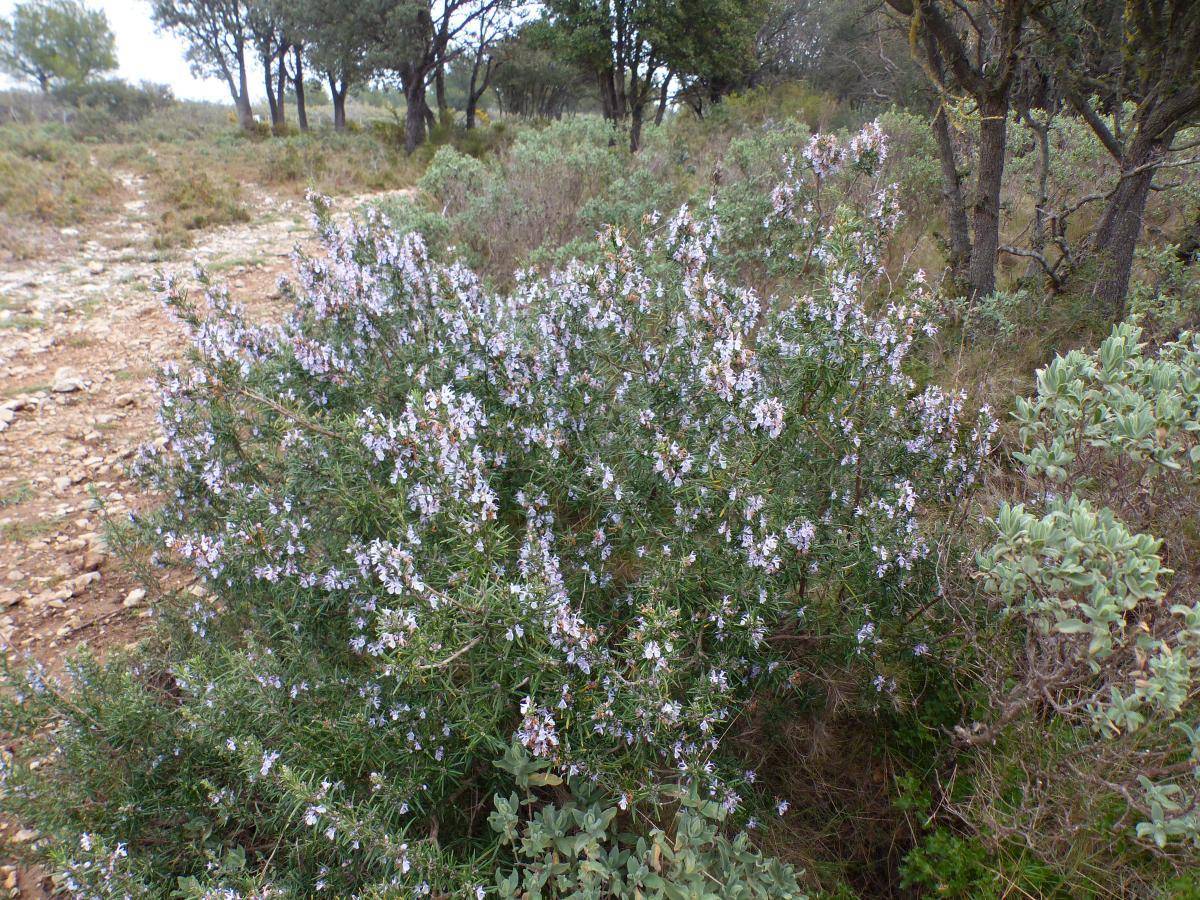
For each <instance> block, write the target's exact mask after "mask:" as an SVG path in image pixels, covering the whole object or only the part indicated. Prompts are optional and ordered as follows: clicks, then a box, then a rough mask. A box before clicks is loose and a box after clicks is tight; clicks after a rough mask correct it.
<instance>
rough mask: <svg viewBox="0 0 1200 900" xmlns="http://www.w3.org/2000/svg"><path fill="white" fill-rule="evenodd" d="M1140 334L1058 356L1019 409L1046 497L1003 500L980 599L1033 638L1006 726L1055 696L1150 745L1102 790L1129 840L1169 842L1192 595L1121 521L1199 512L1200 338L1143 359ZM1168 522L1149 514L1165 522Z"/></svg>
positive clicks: (1191, 674)
mask: <svg viewBox="0 0 1200 900" xmlns="http://www.w3.org/2000/svg"><path fill="white" fill-rule="evenodd" d="M1140 336H1141V331H1140V329H1138V328H1136V327H1135V326H1132V325H1129V324H1122V325H1119V326H1117V327H1115V328H1114V329H1113V333H1112V335H1111V336H1110V337H1109V338H1108V339H1107V340H1105V341H1104V342H1103V343H1102V344H1101V345H1100V348H1099V349H1098V350H1097V351H1096V352H1095V353H1090V354H1089V353H1084V352H1082V351H1078V350H1075V351H1071V352H1070V353H1067V354H1066V355H1064V356H1059V357H1057V358H1056V359H1055V360H1054V361H1053V362H1051V363H1050V364H1049V365H1048V366H1046V367H1045V368H1044V369H1042V370H1040V371H1039V372H1038V379H1037V384H1038V392H1037V395H1036V397H1035V398H1033V399H1031V400H1023V399H1022V400H1018V402H1017V410H1016V418H1017V421H1018V423H1019V424H1020V426H1021V443H1022V445H1023V447H1024V450H1023V451H1021V452H1018V453H1016V454H1015V456H1016V458H1017V459H1018V461H1020V462H1021V463H1022V464H1023V465H1024V467H1025V471H1026V474H1027V476H1028V477H1029V478H1030V479H1032V480H1033V481H1034V482H1035V483H1039V484H1041V485H1043V488H1042V490H1043V496H1044V497H1046V498H1047V499H1046V502H1045V506H1044V511H1043V512H1040V513H1034V512H1027V511H1026V509H1025V508H1024V506H1021V505H1017V506H1009V505H1007V504H1002V506H1001V509H1000V513H999V515H998V517H997V519H996V523H995V525H996V530H997V538H996V542H995V543H994V544H993V545H992V546H991V547H990V548H989V549H987V550H986V551H985V552H984V553H982V554H981V555H980V557H979V560H978V563H979V569H980V572H981V574H982V575H983V577H984V579H985V589H986V590H987V591H988V592H989V593H992V594H994V595H996V596H997V597H998V598H999V599H1000V601H1001V603H1002V604H1003V606H1004V609H1005V610H1006V611H1007V612H1009V613H1011V614H1013V615H1016V616H1018V617H1019V618H1020V619H1021V620H1022V621H1024V622H1025V623H1026V624H1027V625H1028V626H1029V627H1030V629H1031V637H1030V639H1029V642H1028V644H1027V647H1028V649H1027V654H1026V655H1027V671H1026V672H1025V673H1024V674H1023V679H1024V681H1023V682H1022V684H1021V685H1020V686H1019V687H1017V688H1016V689H1014V690H1013V691H1012V692H1011V693H1010V694H1009V697H1008V699H1007V700H1006V701H1005V703H1004V705H1003V707H1002V713H1001V717H1000V718H1001V721H1002V722H1003V721H1004V720H1006V719H1012V718H1013V717H1015V716H1016V715H1017V714H1018V713H1019V712H1020V711H1021V710H1022V709H1024V708H1026V707H1028V706H1029V705H1030V704H1031V703H1033V702H1034V701H1035V700H1036V699H1038V697H1039V696H1044V695H1045V692H1047V691H1051V690H1052V691H1053V692H1054V696H1055V697H1056V699H1055V701H1054V704H1053V709H1054V710H1055V711H1056V712H1057V713H1059V714H1060V715H1062V716H1064V718H1066V719H1067V720H1068V721H1073V720H1082V721H1083V722H1084V723H1086V726H1087V727H1090V728H1092V729H1094V730H1095V731H1096V732H1097V734H1098V735H1099V737H1100V738H1102V739H1109V740H1114V741H1116V740H1118V739H1120V738H1123V737H1126V736H1129V735H1145V739H1144V740H1143V741H1141V743H1140V744H1135V745H1134V746H1136V747H1137V749H1136V751H1133V750H1131V751H1130V754H1129V755H1128V756H1124V757H1121V758H1120V760H1121V761H1120V762H1119V763H1118V762H1115V761H1110V762H1109V764H1108V766H1107V769H1108V771H1107V772H1106V773H1105V775H1104V776H1103V777H1104V781H1103V782H1102V784H1103V785H1104V787H1106V788H1108V789H1110V790H1114V789H1115V790H1117V791H1119V792H1120V794H1121V796H1122V797H1124V798H1125V799H1126V800H1127V801H1128V802H1129V803H1130V805H1131V806H1132V807H1133V808H1134V809H1135V810H1136V812H1137V813H1138V814H1139V815H1140V816H1141V817H1142V819H1141V821H1140V822H1139V823H1138V825H1137V834H1138V836H1140V837H1143V838H1146V839H1149V840H1152V841H1153V842H1154V843H1155V844H1156V845H1158V846H1159V847H1165V846H1166V845H1167V844H1168V843H1169V842H1171V841H1175V840H1178V839H1184V840H1187V841H1191V842H1200V816H1198V814H1197V808H1198V804H1200V783H1198V782H1200V776H1198V775H1197V773H1200V729H1198V728H1197V726H1196V713H1197V710H1196V706H1195V702H1194V697H1195V694H1196V690H1197V686H1198V684H1200V601H1198V600H1197V599H1196V598H1195V597H1194V596H1187V595H1184V596H1178V594H1177V593H1176V592H1174V591H1172V590H1171V588H1170V587H1168V585H1167V584H1166V582H1167V581H1168V576H1169V575H1170V574H1171V573H1170V572H1169V571H1167V570H1166V568H1165V567H1164V565H1163V562H1162V559H1161V554H1162V552H1163V550H1162V548H1163V542H1162V541H1160V540H1157V539H1155V538H1154V537H1152V536H1151V535H1150V534H1148V533H1139V532H1138V531H1137V530H1136V527H1130V526H1129V525H1127V524H1126V523H1125V522H1124V521H1122V519H1121V518H1120V515H1121V514H1122V513H1124V514H1126V515H1131V516H1138V515H1139V513H1140V514H1141V515H1142V516H1144V515H1145V510H1146V509H1147V506H1146V502H1145V499H1146V498H1151V499H1150V502H1151V503H1152V504H1154V505H1155V506H1161V507H1164V508H1165V510H1166V511H1167V513H1168V516H1169V515H1170V513H1169V511H1170V510H1171V508H1172V507H1175V508H1176V509H1178V510H1179V513H1178V514H1181V515H1182V516H1183V517H1185V518H1186V517H1187V516H1188V515H1190V511H1191V510H1192V509H1194V506H1193V505H1192V500H1191V499H1190V498H1192V497H1194V494H1195V487H1196V484H1197V480H1198V477H1200V442H1198V440H1197V437H1198V435H1200V339H1198V338H1196V337H1195V336H1194V335H1191V334H1186V333H1185V334H1184V335H1182V336H1181V337H1180V339H1179V340H1178V341H1175V342H1171V343H1168V344H1165V345H1163V346H1162V347H1161V348H1159V350H1158V352H1157V353H1156V354H1153V355H1151V354H1148V353H1146V352H1145V347H1144V345H1142V344H1141V343H1139V338H1140ZM1062 491H1065V494H1061V495H1059V492H1062ZM1080 492H1086V493H1091V494H1093V495H1095V496H1097V497H1099V498H1102V500H1104V501H1107V502H1108V503H1110V504H1112V505H1113V506H1115V507H1117V509H1118V511H1114V510H1113V509H1110V508H1108V507H1105V506H1097V505H1095V504H1094V503H1092V502H1090V501H1089V500H1088V499H1086V498H1084V497H1083V496H1080ZM1156 497H1157V498H1161V499H1160V500H1157V501H1155V500H1154V499H1153V498H1156ZM1168 516H1164V511H1162V510H1155V521H1156V522H1157V523H1159V524H1162V523H1164V522H1169V521H1170V519H1169V517H1168ZM1174 540H1176V541H1178V537H1175V538H1174ZM1175 546H1178V544H1176V545H1175ZM1176 555H1177V556H1178V557H1179V558H1181V559H1185V558H1186V554H1185V553H1179V552H1177V553H1176ZM1146 740H1148V741H1150V745H1149V746H1147V745H1146V744H1145V741H1146ZM1155 760H1158V761H1159V762H1155ZM1122 779H1124V780H1125V784H1124V785H1123V784H1122ZM1114 786H1115V787H1114Z"/></svg>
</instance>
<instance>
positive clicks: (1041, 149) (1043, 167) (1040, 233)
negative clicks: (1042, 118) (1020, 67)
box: [1024, 112, 1053, 281]
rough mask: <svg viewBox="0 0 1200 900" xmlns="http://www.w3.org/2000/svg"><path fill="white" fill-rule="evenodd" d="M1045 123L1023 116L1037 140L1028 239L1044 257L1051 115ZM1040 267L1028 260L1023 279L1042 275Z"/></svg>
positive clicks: (1037, 263)
mask: <svg viewBox="0 0 1200 900" xmlns="http://www.w3.org/2000/svg"><path fill="white" fill-rule="evenodd" d="M1050 116H1051V118H1048V119H1047V120H1046V122H1045V123H1042V122H1039V121H1037V119H1035V118H1034V117H1033V115H1032V114H1031V113H1029V112H1026V113H1025V114H1024V119H1025V122H1026V124H1027V125H1028V126H1029V130H1030V131H1032V132H1033V133H1034V136H1035V137H1036V138H1037V150H1038V162H1037V175H1038V191H1037V196H1036V197H1035V198H1034V200H1035V203H1036V207H1035V209H1034V212H1033V234H1032V236H1031V238H1030V242H1029V246H1030V249H1031V250H1033V251H1034V252H1035V253H1037V254H1039V255H1044V254H1045V250H1046V207H1047V206H1048V205H1049V204H1050V123H1051V121H1052V119H1053V113H1051V114H1050ZM1042 274H1043V272H1042V266H1041V263H1039V262H1038V261H1037V260H1036V259H1030V260H1029V266H1028V268H1026V270H1025V277H1026V278H1027V279H1029V280H1031V281H1032V280H1033V279H1035V278H1038V277H1039V276H1040V275H1042Z"/></svg>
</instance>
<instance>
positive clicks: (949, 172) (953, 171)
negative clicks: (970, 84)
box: [933, 99, 971, 285]
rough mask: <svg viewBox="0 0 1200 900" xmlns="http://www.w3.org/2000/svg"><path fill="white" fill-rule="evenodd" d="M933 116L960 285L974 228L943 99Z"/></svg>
mask: <svg viewBox="0 0 1200 900" xmlns="http://www.w3.org/2000/svg"><path fill="white" fill-rule="evenodd" d="M936 102H937V109H936V110H935V111H934V114H933V135H934V138H935V139H936V142H937V149H938V162H939V163H940V164H941V169H942V202H943V203H944V204H945V205H946V229H947V230H948V231H949V232H950V241H949V243H950V275H951V277H952V278H953V279H954V281H955V283H957V284H960V285H962V284H965V283H966V278H967V264H968V262H969V261H970V259H971V225H970V222H968V220H967V205H966V202H965V201H964V200H963V191H962V176H961V175H960V174H959V172H958V157H957V155H956V154H955V152H954V138H953V137H952V136H951V134H950V123H949V121H948V120H947V119H946V111H945V110H944V109H943V108H942V103H941V100H940V99H938V100H937V101H936Z"/></svg>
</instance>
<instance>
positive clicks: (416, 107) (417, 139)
mask: <svg viewBox="0 0 1200 900" xmlns="http://www.w3.org/2000/svg"><path fill="white" fill-rule="evenodd" d="M404 102H405V104H406V109H405V111H404V152H405V153H412V152H413V151H414V150H416V149H417V147H419V146H421V144H423V143H425V109H426V107H427V106H428V104H427V103H426V102H425V79H424V78H410V79H407V80H406V82H405V85H404Z"/></svg>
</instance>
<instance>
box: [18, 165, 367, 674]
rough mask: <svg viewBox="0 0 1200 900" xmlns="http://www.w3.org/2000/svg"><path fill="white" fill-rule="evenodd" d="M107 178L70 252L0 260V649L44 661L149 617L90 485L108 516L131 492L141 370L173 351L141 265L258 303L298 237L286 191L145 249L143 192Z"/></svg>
mask: <svg viewBox="0 0 1200 900" xmlns="http://www.w3.org/2000/svg"><path fill="white" fill-rule="evenodd" d="M122 181H123V182H124V183H125V186H126V187H127V188H128V189H129V191H130V194H131V196H132V197H133V199H131V200H130V201H129V202H127V203H126V204H125V212H124V213H123V214H122V215H121V216H119V217H118V218H117V219H115V220H113V221H111V222H108V223H106V224H105V225H104V226H102V227H101V228H100V229H97V231H96V233H95V234H94V235H87V236H86V237H88V238H90V239H89V240H87V241H86V243H84V244H83V245H82V246H81V249H80V250H79V251H77V252H72V253H71V254H70V255H68V256H62V257H60V258H50V259H42V260H38V261H37V262H36V263H30V264H23V265H21V266H19V267H18V266H8V267H5V268H0V647H6V648H7V649H8V652H9V653H10V654H15V655H16V656H18V657H19V656H24V655H26V654H29V655H32V656H34V657H36V658H38V659H39V660H41V661H42V662H44V663H46V664H47V665H49V666H51V667H55V666H56V665H57V664H58V663H59V661H60V660H61V659H62V658H63V656H64V655H65V654H66V653H67V652H69V651H70V650H71V649H73V648H75V647H76V646H77V645H79V644H80V643H81V642H85V641H86V642H88V643H89V644H90V645H92V646H100V647H105V646H112V645H113V643H114V642H117V643H126V642H128V641H130V640H132V639H133V637H134V635H135V634H136V633H137V631H138V619H139V617H144V616H148V615H152V606H151V605H150V604H149V603H148V599H149V598H147V597H146V596H145V594H144V592H143V591H141V590H140V588H139V587H138V586H137V584H136V582H135V581H134V580H133V578H132V577H131V576H130V575H129V574H128V573H127V572H124V571H123V570H122V567H121V565H120V563H119V561H118V560H117V559H115V557H114V554H113V553H112V552H111V550H110V548H108V547H106V546H105V541H104V538H103V523H102V521H101V518H100V515H99V513H98V510H97V502H96V500H95V499H94V497H93V494H94V495H98V496H100V497H103V498H104V501H105V503H106V505H107V509H108V512H109V514H111V515H114V516H124V515H127V514H128V513H129V512H130V511H136V510H137V509H138V508H139V505H144V503H145V501H144V500H143V499H141V498H139V497H138V495H137V492H136V487H135V486H134V485H133V484H132V483H131V482H130V481H129V480H128V479H127V478H126V476H125V466H126V464H127V461H128V460H129V459H130V458H131V457H132V456H133V454H134V452H135V450H136V448H137V447H138V446H139V445H140V444H142V443H143V442H145V441H146V440H150V439H153V438H154V437H155V436H156V430H155V426H154V413H155V397H154V395H153V392H152V390H151V388H150V386H149V384H148V383H147V379H148V378H149V376H150V375H151V374H152V372H153V371H154V369H155V368H156V366H158V365H159V364H161V363H162V362H163V361H165V360H168V359H171V358H174V357H178V356H179V355H180V353H181V351H182V349H183V337H182V332H181V329H180V327H179V326H178V325H177V324H176V323H174V322H172V321H171V320H170V319H169V318H168V317H167V316H166V315H165V314H164V312H163V310H162V309H161V307H160V305H159V303H158V301H157V300H156V299H155V298H154V296H153V294H152V292H151V289H150V284H151V281H152V279H153V278H154V276H155V274H156V273H157V272H159V271H168V272H171V271H174V272H180V273H182V274H185V275H186V274H187V273H190V271H191V269H192V265H193V263H200V264H201V265H203V266H205V267H206V268H207V269H209V271H210V272H212V273H213V275H214V276H215V277H219V278H222V279H225V280H227V281H228V282H229V285H230V289H231V291H232V292H233V293H234V294H235V295H236V296H237V297H238V299H239V301H241V302H243V303H245V304H246V305H248V306H251V307H257V306H259V305H260V304H265V305H267V306H268V307H269V305H270V303H271V301H272V299H273V298H277V296H278V295H277V290H276V283H277V281H278V278H279V275H280V274H283V273H285V272H288V271H289V269H290V266H289V261H288V254H289V253H290V252H291V250H292V248H293V247H294V246H295V245H296V244H297V243H306V242H307V241H308V240H310V239H311V234H310V232H309V229H308V226H307V224H306V222H307V211H306V209H305V208H304V204H303V203H302V202H298V201H296V200H292V199H288V200H275V199H273V198H270V197H265V196H259V197H258V198H257V199H256V200H255V201H254V207H255V208H254V215H253V217H252V222H250V223H249V224H245V225H237V226H232V227H227V228H221V229H217V230H213V231H210V232H205V233H201V234H200V235H199V236H198V238H197V240H196V244H195V246H194V247H192V248H189V249H188V250H186V251H181V252H176V253H174V254H172V255H171V256H170V257H168V258H167V259H165V260H164V259H160V258H158V254H156V253H154V251H153V250H152V249H151V243H150V238H151V234H150V229H149V228H148V227H147V224H146V215H145V214H144V209H145V207H146V201H145V199H143V198H144V191H143V189H142V187H141V185H140V184H139V183H138V179H137V178H136V177H135V176H127V177H124V178H122ZM362 199H364V198H346V199H345V200H343V201H341V202H339V204H338V206H339V208H342V209H349V208H352V207H353V206H355V205H357V203H358V202H361V200H362ZM68 231H69V230H68ZM268 314H269V311H268Z"/></svg>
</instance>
